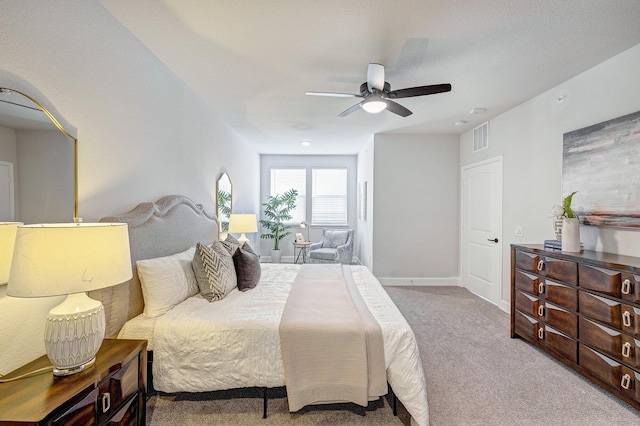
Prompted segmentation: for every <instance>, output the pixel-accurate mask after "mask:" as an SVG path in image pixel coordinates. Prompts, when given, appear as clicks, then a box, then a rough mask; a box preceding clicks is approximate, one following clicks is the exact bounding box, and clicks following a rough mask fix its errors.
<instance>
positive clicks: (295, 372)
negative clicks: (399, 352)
mask: <svg viewBox="0 0 640 426" xmlns="http://www.w3.org/2000/svg"><path fill="white" fill-rule="evenodd" d="M279 331H280V346H281V351H282V361H283V364H284V376H285V383H286V386H287V397H288V400H289V410H290V411H298V410H299V409H301V408H302V407H304V406H306V405H310V404H322V403H331V402H345V401H346V402H353V403H355V404H358V405H361V406H366V405H367V403H368V401H370V400H373V399H376V398H378V397H380V396H382V395H385V394H386V393H387V379H386V370H385V359H384V346H383V340H382V330H381V328H380V325H379V324H378V323H377V321H376V320H375V318H374V317H373V315H371V313H370V312H369V310H368V308H367V306H366V304H365V302H364V300H362V297H361V296H360V293H359V291H358V289H357V287H356V286H355V283H354V281H353V277H352V276H351V269H350V267H349V266H348V265H309V264H306V265H303V266H302V267H301V268H300V272H299V273H298V276H297V277H296V279H295V281H294V283H293V287H292V288H291V292H290V293H289V297H288V299H287V303H286V305H285V307H284V311H283V314H282V319H281V321H280V330H279Z"/></svg>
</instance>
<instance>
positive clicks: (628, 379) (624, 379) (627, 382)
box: [620, 374, 631, 389]
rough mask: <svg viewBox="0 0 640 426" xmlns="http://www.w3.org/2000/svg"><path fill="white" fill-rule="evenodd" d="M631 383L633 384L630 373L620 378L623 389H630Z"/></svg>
mask: <svg viewBox="0 0 640 426" xmlns="http://www.w3.org/2000/svg"><path fill="white" fill-rule="evenodd" d="M630 385H631V376H630V375H628V374H625V375H624V376H622V380H620V386H622V388H623V389H629V386H630Z"/></svg>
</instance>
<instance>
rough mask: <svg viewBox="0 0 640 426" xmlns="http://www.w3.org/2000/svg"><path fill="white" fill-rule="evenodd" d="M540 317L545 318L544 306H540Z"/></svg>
mask: <svg viewBox="0 0 640 426" xmlns="http://www.w3.org/2000/svg"><path fill="white" fill-rule="evenodd" d="M538 316H539V317H543V316H544V305H540V306H538Z"/></svg>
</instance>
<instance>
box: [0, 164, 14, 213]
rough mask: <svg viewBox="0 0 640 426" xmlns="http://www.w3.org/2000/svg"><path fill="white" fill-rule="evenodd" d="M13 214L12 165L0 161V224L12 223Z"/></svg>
mask: <svg viewBox="0 0 640 426" xmlns="http://www.w3.org/2000/svg"><path fill="white" fill-rule="evenodd" d="M14 212H15V209H14V206H13V163H9V162H6V161H0V222H13V221H14V220H15V217H14V215H15V213H14Z"/></svg>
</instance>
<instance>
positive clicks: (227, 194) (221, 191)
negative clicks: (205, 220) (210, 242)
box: [216, 172, 233, 232]
mask: <svg viewBox="0 0 640 426" xmlns="http://www.w3.org/2000/svg"><path fill="white" fill-rule="evenodd" d="M216 193H217V197H216V211H217V213H218V221H219V222H220V231H222V232H227V231H228V230H229V217H230V215H231V206H232V199H233V187H232V185H231V179H230V178H229V175H228V174H227V173H224V172H223V173H221V174H220V176H219V177H218V180H217V181H216Z"/></svg>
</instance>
